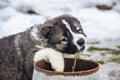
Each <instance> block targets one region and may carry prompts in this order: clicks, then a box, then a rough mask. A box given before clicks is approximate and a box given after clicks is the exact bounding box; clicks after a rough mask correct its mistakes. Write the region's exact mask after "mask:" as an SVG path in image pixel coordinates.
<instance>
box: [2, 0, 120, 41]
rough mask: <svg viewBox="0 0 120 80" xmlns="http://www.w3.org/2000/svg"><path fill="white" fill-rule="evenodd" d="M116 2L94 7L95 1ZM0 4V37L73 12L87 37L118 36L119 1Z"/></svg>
mask: <svg viewBox="0 0 120 80" xmlns="http://www.w3.org/2000/svg"><path fill="white" fill-rule="evenodd" d="M115 2H116V4H117V5H116V6H114V8H113V10H109V11H101V10H98V9H97V8H96V7H95V5H97V4H106V5H113V3H115ZM71 3H72V4H71ZM119 3H120V2H119ZM0 4H2V5H3V6H2V8H1V9H0V23H1V24H0V37H4V36H7V35H11V34H15V33H18V32H21V31H24V30H25V29H26V28H29V27H30V26H32V25H34V24H40V23H43V22H44V21H45V20H46V19H51V18H53V17H56V16H59V15H62V14H72V15H73V16H75V17H77V18H78V19H79V20H80V21H81V24H82V26H83V29H84V31H85V33H86V34H87V36H88V40H90V39H97V40H104V39H119V38H120V36H119V34H120V28H119V26H120V23H119V21H120V13H119V12H118V11H119V10H120V8H119V6H120V5H119V4H118V0H77V1H74V0H69V1H67V0H61V1H60V2H58V0H51V1H49V0H35V1H33V0H24V1H23V0H14V1H12V0H1V2H0ZM63 4H65V5H63ZM83 4H84V5H83ZM28 10H34V11H35V12H36V13H38V14H39V15H34V14H33V15H30V14H27V13H26V12H27V11H28ZM96 36H98V37H97V38H96Z"/></svg>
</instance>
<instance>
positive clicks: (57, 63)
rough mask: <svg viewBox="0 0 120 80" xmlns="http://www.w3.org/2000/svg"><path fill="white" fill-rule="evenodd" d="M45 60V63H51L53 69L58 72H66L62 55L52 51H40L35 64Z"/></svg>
mask: <svg viewBox="0 0 120 80" xmlns="http://www.w3.org/2000/svg"><path fill="white" fill-rule="evenodd" d="M42 59H45V61H47V62H50V63H51V66H52V68H53V69H54V70H55V71H57V72H63V70H64V59H63V56H62V53H60V52H58V51H56V50H54V49H52V48H45V49H42V50H39V51H38V52H36V53H35V56H34V59H33V60H34V62H37V61H39V60H42Z"/></svg>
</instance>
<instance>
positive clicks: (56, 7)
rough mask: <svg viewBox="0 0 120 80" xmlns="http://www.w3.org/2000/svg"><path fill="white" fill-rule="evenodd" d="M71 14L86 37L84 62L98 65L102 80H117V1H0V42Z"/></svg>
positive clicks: (119, 14)
mask: <svg viewBox="0 0 120 80" xmlns="http://www.w3.org/2000/svg"><path fill="white" fill-rule="evenodd" d="M62 14H71V15H73V16H75V17H76V18H78V19H79V20H80V22H81V25H82V27H83V30H84V32H85V33H86V34H87V40H88V49H87V51H86V52H85V53H84V54H87V56H83V58H85V59H90V60H94V61H97V62H98V63H99V64H100V75H101V77H102V80H120V0H0V38H2V37H5V36H9V35H12V34H15V33H18V32H21V31H25V30H26V29H27V28H29V27H31V26H32V25H34V24H42V23H43V22H44V21H46V20H48V19H51V18H54V17H57V16H60V15H62Z"/></svg>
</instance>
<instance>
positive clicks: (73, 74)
mask: <svg viewBox="0 0 120 80" xmlns="http://www.w3.org/2000/svg"><path fill="white" fill-rule="evenodd" d="M68 59H69V58H68ZM80 60H83V61H87V62H92V63H94V64H95V65H97V66H96V67H95V68H93V69H90V70H85V71H76V72H55V71H50V70H45V69H41V68H39V67H37V66H36V64H37V63H38V62H40V61H45V60H44V59H42V60H39V61H37V62H35V63H34V69H36V70H38V71H41V72H43V73H45V74H46V75H49V76H52V75H63V76H87V75H90V74H93V73H96V72H97V71H98V70H99V64H98V63H97V62H95V61H92V60H85V59H80Z"/></svg>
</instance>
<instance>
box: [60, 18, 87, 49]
mask: <svg viewBox="0 0 120 80" xmlns="http://www.w3.org/2000/svg"><path fill="white" fill-rule="evenodd" d="M62 22H63V23H64V24H65V25H66V27H67V29H68V30H69V31H70V33H71V34H72V36H73V43H74V44H75V45H76V46H77V48H78V50H80V49H81V48H82V47H83V46H79V45H78V44H77V41H78V40H79V39H80V38H83V39H84V40H85V42H86V37H85V36H84V35H83V34H78V33H74V32H73V31H72V30H71V28H70V25H69V24H68V22H67V21H65V20H62ZM85 44H86V43H85Z"/></svg>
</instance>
